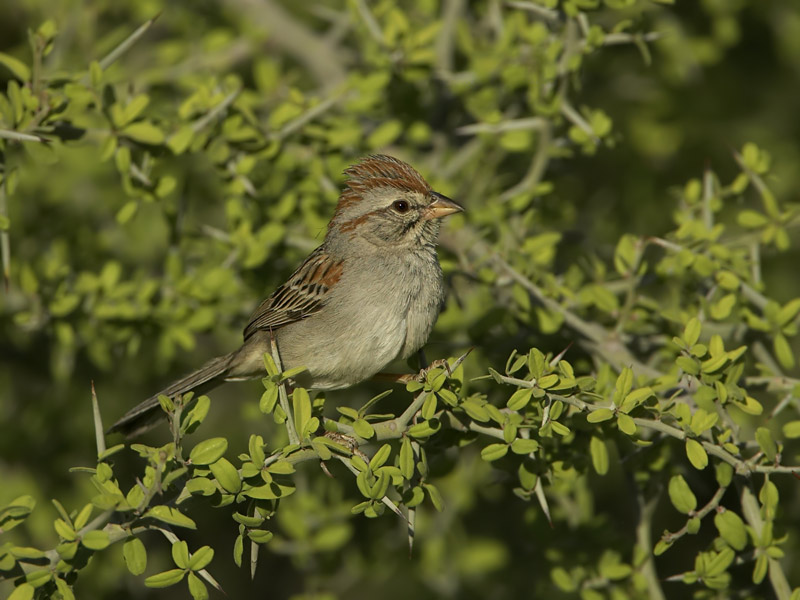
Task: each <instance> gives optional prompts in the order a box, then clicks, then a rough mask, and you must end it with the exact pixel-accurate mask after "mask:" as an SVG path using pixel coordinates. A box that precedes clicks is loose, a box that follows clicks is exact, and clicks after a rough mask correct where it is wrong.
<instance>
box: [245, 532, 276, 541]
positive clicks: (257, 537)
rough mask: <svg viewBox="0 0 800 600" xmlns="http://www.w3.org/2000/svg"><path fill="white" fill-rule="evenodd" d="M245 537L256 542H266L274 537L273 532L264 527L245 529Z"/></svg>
mask: <svg viewBox="0 0 800 600" xmlns="http://www.w3.org/2000/svg"><path fill="white" fill-rule="evenodd" d="M247 537H249V538H250V539H251V540H253V541H254V542H255V543H256V544H266V543H267V542H269V541H270V540H271V539H272V538H273V537H274V534H273V533H272V532H271V531H267V530H266V529H249V530H248V531H247Z"/></svg>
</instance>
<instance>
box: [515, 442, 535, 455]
mask: <svg viewBox="0 0 800 600" xmlns="http://www.w3.org/2000/svg"><path fill="white" fill-rule="evenodd" d="M538 449H539V442H537V441H536V440H531V439H525V438H517V439H515V440H514V441H513V442H511V451H512V452H513V453H514V454H530V453H531V452H536V451H537V450H538Z"/></svg>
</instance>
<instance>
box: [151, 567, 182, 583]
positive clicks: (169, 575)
mask: <svg viewBox="0 0 800 600" xmlns="http://www.w3.org/2000/svg"><path fill="white" fill-rule="evenodd" d="M185 574H186V571H184V570H183V569H171V570H169V571H164V572H163V573H156V574H155V575H151V576H150V577H148V578H147V579H145V580H144V584H145V585H146V586H147V587H152V588H164V587H169V586H171V585H175V584H176V583H179V582H180V581H181V580H182V579H183V576H184V575H185Z"/></svg>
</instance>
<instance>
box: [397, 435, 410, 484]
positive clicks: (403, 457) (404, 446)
mask: <svg viewBox="0 0 800 600" xmlns="http://www.w3.org/2000/svg"><path fill="white" fill-rule="evenodd" d="M398 466H399V467H400V472H401V473H402V474H403V477H404V478H405V479H411V477H412V476H413V475H414V449H413V448H412V446H411V440H410V439H408V438H407V437H404V438H403V441H402V442H401V444H400V459H399V464H398Z"/></svg>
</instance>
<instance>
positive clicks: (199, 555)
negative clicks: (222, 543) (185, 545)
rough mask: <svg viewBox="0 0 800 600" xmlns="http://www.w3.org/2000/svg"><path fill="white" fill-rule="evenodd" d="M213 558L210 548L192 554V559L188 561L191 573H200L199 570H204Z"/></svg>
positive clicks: (200, 549) (199, 549)
mask: <svg viewBox="0 0 800 600" xmlns="http://www.w3.org/2000/svg"><path fill="white" fill-rule="evenodd" d="M213 558H214V549H213V548H211V547H210V546H203V547H201V548H198V549H197V551H196V552H195V553H194V554H192V558H191V559H190V560H189V568H190V569H191V570H192V571H200V570H201V569H205V568H206V567H207V566H208V563H210V562H211V560H212V559H213Z"/></svg>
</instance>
